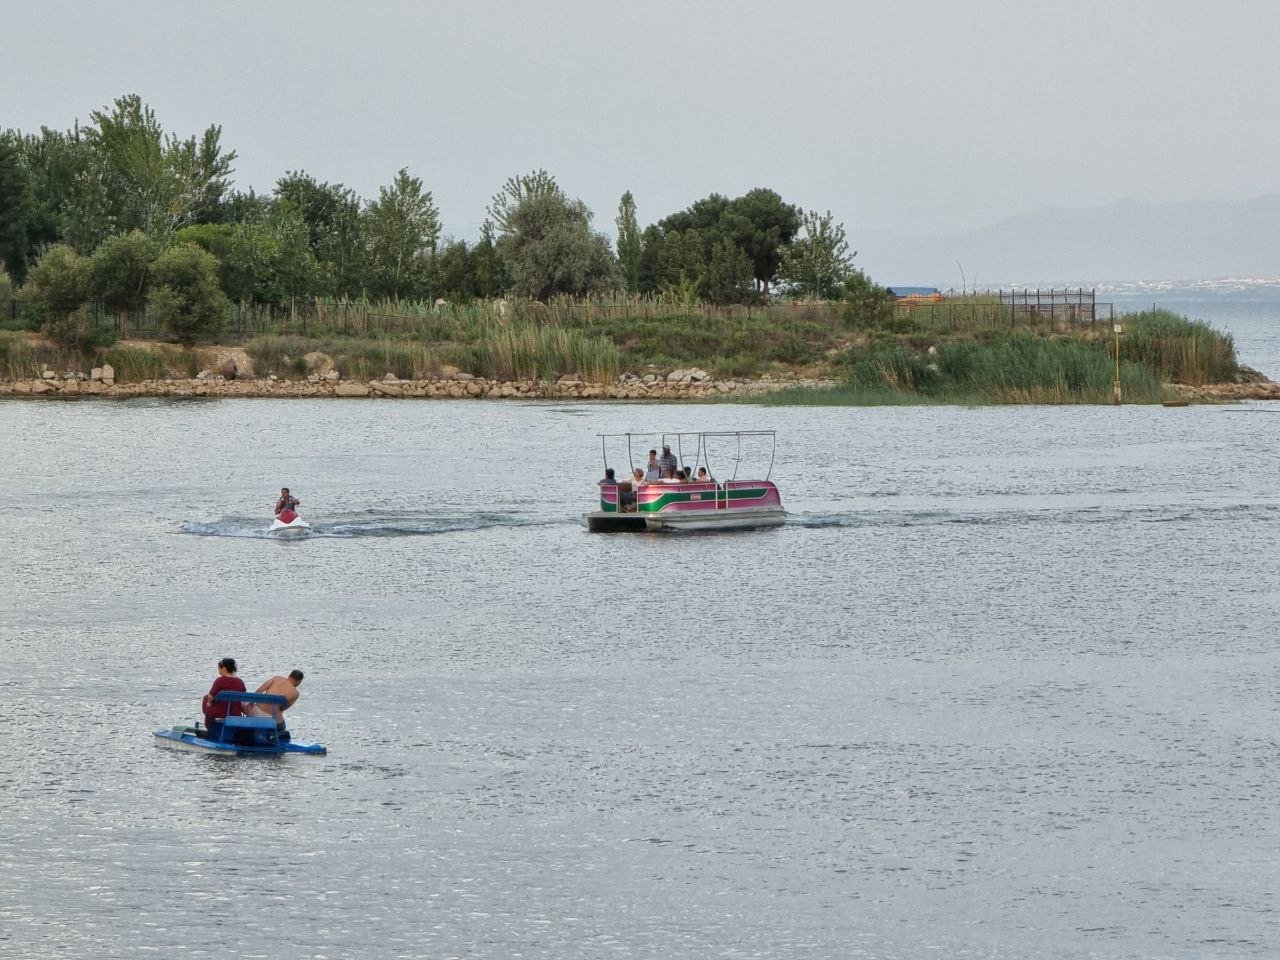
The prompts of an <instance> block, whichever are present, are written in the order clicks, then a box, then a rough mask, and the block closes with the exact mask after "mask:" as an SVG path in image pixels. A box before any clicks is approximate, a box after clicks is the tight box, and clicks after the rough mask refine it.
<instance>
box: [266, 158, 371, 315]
mask: <svg viewBox="0 0 1280 960" xmlns="http://www.w3.org/2000/svg"><path fill="white" fill-rule="evenodd" d="M275 196H276V201H277V204H282V203H283V204H288V205H289V206H291V207H292V208H293V209H295V210H296V211H297V212H298V215H299V217H300V218H301V219H302V222H303V224H304V225H305V227H306V231H307V243H308V245H309V246H310V248H311V254H312V257H313V258H314V260H315V262H316V264H317V265H318V267H319V269H320V277H319V278H318V285H319V291H320V292H321V293H326V294H329V295H331V296H358V295H360V293H361V292H362V290H363V286H362V284H363V272H364V259H365V258H364V249H363V245H362V241H361V237H360V198H359V197H357V196H356V194H355V192H354V191H353V190H350V189H348V188H347V187H344V186H343V185H342V184H340V183H334V184H330V183H317V182H316V180H315V178H314V177H312V176H310V175H308V174H306V173H302V172H296V173H289V174H286V175H285V176H283V177H281V178H280V179H279V180H278V181H277V182H276V190H275Z"/></svg>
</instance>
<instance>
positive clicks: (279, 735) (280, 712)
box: [253, 670, 302, 743]
mask: <svg viewBox="0 0 1280 960" xmlns="http://www.w3.org/2000/svg"><path fill="white" fill-rule="evenodd" d="M301 683H302V671H301V670H290V671H289V676H287V677H272V678H271V679H270V680H268V681H266V682H265V683H264V684H263V685H262V686H260V687H259V688H258V689H257V690H255V691H254V693H271V694H274V695H276V696H278V697H284V698H285V700H287V701H288V703H286V704H285V705H284V706H283V707H277V706H276V705H275V704H271V705H270V706H268V707H266V708H265V709H264V708H263V707H261V706H255V707H254V711H253V712H254V713H256V714H257V715H258V716H263V717H274V718H275V721H276V739H277V740H279V741H280V742H281V743H285V742H286V741H288V740H289V731H288V729H286V727H285V725H284V712H285V711H286V710H288V709H289V708H290V707H292V706H293V705H294V704H295V703H297V702H298V696H299V694H298V687H299V685H300V684H301Z"/></svg>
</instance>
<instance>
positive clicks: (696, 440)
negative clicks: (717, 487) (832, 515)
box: [596, 430, 777, 480]
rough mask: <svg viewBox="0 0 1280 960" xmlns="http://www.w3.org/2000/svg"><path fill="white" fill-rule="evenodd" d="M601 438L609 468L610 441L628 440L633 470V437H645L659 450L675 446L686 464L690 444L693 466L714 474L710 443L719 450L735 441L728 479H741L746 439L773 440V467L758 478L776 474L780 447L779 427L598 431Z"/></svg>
mask: <svg viewBox="0 0 1280 960" xmlns="http://www.w3.org/2000/svg"><path fill="white" fill-rule="evenodd" d="M596 436H597V437H599V438H600V453H601V455H602V456H603V458H604V466H605V469H606V470H607V469H608V468H609V441H610V440H624V441H625V442H626V446H627V463H629V464H630V465H631V469H632V470H634V469H635V456H634V454H633V451H632V444H631V440H632V438H633V437H634V438H636V439H637V440H643V441H644V443H645V444H654V445H655V446H657V447H658V448H659V449H661V448H662V447H671V448H672V450H674V451H675V454H676V457H677V459H679V461H680V463H681V464H686V460H685V454H684V444H685V443H688V444H689V445H690V448H691V450H692V453H693V458H694V459H693V463H692V465H691V466H692V468H693V469H694V470H695V471H696V470H697V469H698V467H700V466H701V467H706V468H707V470H708V472H711V473H714V472H715V469H717V468H713V467H712V464H711V461H710V455H709V452H708V448H709V446H714V447H715V448H716V450H717V452H720V451H722V450H723V446H722V445H721V443H720V442H721V441H724V443H725V445H729V444H731V445H732V446H733V448H734V452H733V456H732V457H731V458H730V457H726V458H725V459H726V460H728V459H732V460H733V475H732V476H731V477H727V478H725V479H728V480H736V479H737V478H738V468H739V466H741V464H742V442H743V440H747V441H748V444H750V443H751V442H752V441H755V440H761V441H763V440H764V439H767V440H768V441H769V467H768V469H767V470H766V471H765V475H764V477H762V478H761V477H755V478H752V479H764V480H768V479H769V477H770V475H772V473H773V460H774V454H775V452H776V449H777V431H776V430H681V431H676V432H672V431H665V432H662V433H655V432H653V431H643V432H640V431H637V432H629V433H597V434H596ZM655 437H661V440H656V441H655V440H654V438H655ZM709 440H710V441H715V443H714V444H708V442H707V441H709Z"/></svg>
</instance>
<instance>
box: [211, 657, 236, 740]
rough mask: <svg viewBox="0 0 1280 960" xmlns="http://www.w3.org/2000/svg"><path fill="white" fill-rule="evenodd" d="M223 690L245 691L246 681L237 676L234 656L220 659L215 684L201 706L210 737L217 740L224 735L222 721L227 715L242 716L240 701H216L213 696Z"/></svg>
mask: <svg viewBox="0 0 1280 960" xmlns="http://www.w3.org/2000/svg"><path fill="white" fill-rule="evenodd" d="M223 690H234V691H236V692H237V693H244V692H245V690H244V681H243V680H241V679H240V678H239V677H237V676H236V661H235V658H234V657H223V658H222V659H221V660H219V661H218V676H217V678H216V679H215V680H214V681H213V686H211V687H210V688H209V692H208V693H206V694H205V695H204V702H203V703H202V704H201V708H202V709H203V711H204V725H205V727H206V728H208V730H209V739H210V740H217V739H218V738H219V737H220V736H221V735H222V721H223V720H225V719H226V718H227V717H238V716H240V712H241V711H240V704H238V703H227V702H225V701H224V702H222V703H214V700H213V698H214V697H216V696H217V695H218V694H220V693H221V692H222V691H223Z"/></svg>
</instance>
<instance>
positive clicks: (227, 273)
mask: <svg viewBox="0 0 1280 960" xmlns="http://www.w3.org/2000/svg"><path fill="white" fill-rule="evenodd" d="M174 240H175V242H177V243H194V244H196V245H197V246H198V247H200V248H201V249H203V250H207V251H208V252H209V253H212V254H213V255H214V256H215V257H217V259H218V284H219V286H220V287H221V288H222V291H223V293H225V294H226V295H227V297H228V299H230V300H231V301H233V302H235V303H272V304H278V303H284V302H286V301H288V300H292V299H297V298H300V297H311V296H313V295H314V294H315V293H316V288H317V284H318V282H319V277H320V269H319V266H318V265H317V263H316V260H315V257H314V256H313V255H312V253H311V247H310V245H309V244H308V242H307V228H306V225H305V224H304V223H303V222H302V218H301V216H299V214H298V212H297V211H296V210H294V209H293V207H292V205H291V204H289V203H288V202H287V201H281V202H279V203H276V204H274V205H273V206H272V208H271V210H270V211H269V213H268V214H267V216H266V217H265V218H264V219H262V220H250V221H247V222H245V223H202V224H198V225H196V226H191V227H183V228H182V229H181V230H179V231H178V232H177V233H176V234H175V235H174Z"/></svg>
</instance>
